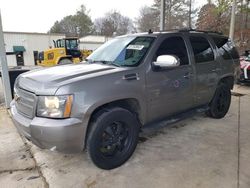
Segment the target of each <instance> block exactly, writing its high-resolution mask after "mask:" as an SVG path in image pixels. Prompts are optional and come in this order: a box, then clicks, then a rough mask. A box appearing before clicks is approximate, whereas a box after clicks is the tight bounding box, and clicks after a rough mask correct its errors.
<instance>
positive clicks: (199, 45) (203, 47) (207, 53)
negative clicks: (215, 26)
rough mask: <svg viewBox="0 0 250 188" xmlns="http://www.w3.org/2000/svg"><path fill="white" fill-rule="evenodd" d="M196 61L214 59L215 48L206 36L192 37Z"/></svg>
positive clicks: (201, 61)
mask: <svg viewBox="0 0 250 188" xmlns="http://www.w3.org/2000/svg"><path fill="white" fill-rule="evenodd" d="M190 42H191V45H192V48H193V52H194V58H195V62H196V63H203V62H209V61H213V60H214V53H213V49H212V47H211V46H210V44H209V42H208V41H207V39H206V38H204V37H194V36H192V37H190Z"/></svg>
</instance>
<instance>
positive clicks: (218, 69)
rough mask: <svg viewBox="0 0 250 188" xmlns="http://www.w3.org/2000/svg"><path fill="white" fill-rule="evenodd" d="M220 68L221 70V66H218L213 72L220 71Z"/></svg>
mask: <svg viewBox="0 0 250 188" xmlns="http://www.w3.org/2000/svg"><path fill="white" fill-rule="evenodd" d="M220 70H221V68H216V69H212V72H218V71H220Z"/></svg>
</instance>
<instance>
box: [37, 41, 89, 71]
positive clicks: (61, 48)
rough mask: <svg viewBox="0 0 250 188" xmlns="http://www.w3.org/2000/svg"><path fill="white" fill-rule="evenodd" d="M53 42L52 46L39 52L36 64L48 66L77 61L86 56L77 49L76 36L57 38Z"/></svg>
mask: <svg viewBox="0 0 250 188" xmlns="http://www.w3.org/2000/svg"><path fill="white" fill-rule="evenodd" d="M53 42H54V48H51V49H48V50H45V51H43V52H40V53H39V55H38V60H37V64H38V65H40V66H46V67H50V66H55V65H63V64H70V63H79V62H81V61H82V60H83V59H85V58H86V57H84V54H83V53H82V51H81V50H80V49H79V40H78V38H76V37H68V38H63V39H58V40H57V41H53ZM88 55H89V54H88Z"/></svg>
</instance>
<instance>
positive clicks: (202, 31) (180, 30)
mask: <svg viewBox="0 0 250 188" xmlns="http://www.w3.org/2000/svg"><path fill="white" fill-rule="evenodd" d="M164 31H176V32H192V31H193V32H200V33H211V34H212V33H214V34H218V35H223V33H221V32H218V31H208V30H207V31H206V30H199V29H192V28H182V29H168V30H163V31H160V32H164Z"/></svg>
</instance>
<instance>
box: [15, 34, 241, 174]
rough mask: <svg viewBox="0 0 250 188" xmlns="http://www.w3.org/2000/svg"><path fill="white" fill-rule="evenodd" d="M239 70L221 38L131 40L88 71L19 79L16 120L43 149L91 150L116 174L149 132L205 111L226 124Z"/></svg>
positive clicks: (92, 59)
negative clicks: (162, 123) (188, 113)
mask: <svg viewBox="0 0 250 188" xmlns="http://www.w3.org/2000/svg"><path fill="white" fill-rule="evenodd" d="M238 69H239V56H238V53H237V51H236V50H235V48H234V46H233V43H232V42H231V41H230V40H229V39H228V38H227V37H225V36H222V35H219V34H216V33H212V32H203V31H194V30H180V31H168V32H158V33H151V32H149V33H142V34H133V35H126V36H121V37H117V38H114V39H113V40H110V41H108V42H107V43H105V44H103V45H102V46H101V47H99V48H98V49H97V50H96V51H94V53H92V54H91V55H90V56H89V57H88V60H87V62H85V63H80V64H74V65H62V66H57V67H52V68H46V69H40V70H33V71H30V72H27V73H24V74H22V75H20V76H19V77H18V78H17V80H16V82H15V88H14V90H15V98H14V100H13V101H12V103H11V113H12V117H13V121H14V123H15V125H16V127H17V129H18V130H19V132H20V133H21V134H22V135H24V136H25V137H26V138H27V139H28V140H31V141H32V142H33V143H34V144H36V145H37V146H39V147H40V148H46V149H50V150H57V151H63V152H75V151H83V150H84V149H85V148H86V149H87V152H88V154H89V155H90V158H91V159H92V161H93V162H94V163H95V164H96V165H97V166H98V167H100V168H102V169H112V168H115V167H118V166H120V165H122V164H123V163H124V162H125V161H127V160H128V159H129V158H130V156H131V155H132V153H133V152H134V150H135V148H136V145H137V142H138V134H139V131H140V128H141V127H142V126H144V125H148V124H153V123H155V122H159V121H161V120H163V119H166V118H171V116H173V115H176V114H180V113H183V112H186V111H189V110H190V109H194V108H198V107H201V106H206V107H208V108H207V109H208V111H207V114H208V115H209V116H210V117H213V118H222V117H224V116H225V115H226V113H227V111H228V109H229V106H230V102H231V92H230V90H231V89H232V88H233V85H234V80H235V79H234V77H235V75H236V73H235V72H237V70H238Z"/></svg>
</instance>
